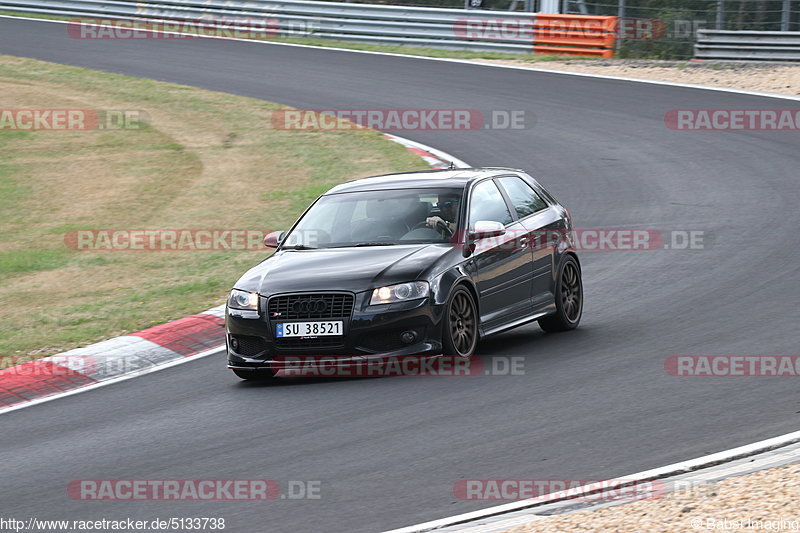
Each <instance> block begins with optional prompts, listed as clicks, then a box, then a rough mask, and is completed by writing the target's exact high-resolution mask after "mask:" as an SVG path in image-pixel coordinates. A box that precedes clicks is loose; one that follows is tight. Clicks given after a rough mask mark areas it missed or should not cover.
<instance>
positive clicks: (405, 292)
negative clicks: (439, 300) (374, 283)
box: [369, 281, 429, 305]
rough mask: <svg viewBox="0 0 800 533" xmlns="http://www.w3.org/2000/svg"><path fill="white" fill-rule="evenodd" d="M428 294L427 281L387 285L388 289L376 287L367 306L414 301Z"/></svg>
mask: <svg viewBox="0 0 800 533" xmlns="http://www.w3.org/2000/svg"><path fill="white" fill-rule="evenodd" d="M428 292H429V288H428V282H427V281H411V282H409V283H398V284H397V285H389V286H388V287H378V288H377V289H375V290H374V291H372V299H371V300H370V301H369V305H379V304H390V303H395V302H405V301H408V300H415V299H417V298H424V297H425V296H427V295H428Z"/></svg>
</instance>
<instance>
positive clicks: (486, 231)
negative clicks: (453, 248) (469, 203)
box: [464, 220, 506, 257]
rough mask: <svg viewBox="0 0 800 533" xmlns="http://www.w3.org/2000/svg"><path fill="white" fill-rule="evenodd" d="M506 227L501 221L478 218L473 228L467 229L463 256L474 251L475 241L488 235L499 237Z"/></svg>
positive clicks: (467, 255)
mask: <svg viewBox="0 0 800 533" xmlns="http://www.w3.org/2000/svg"><path fill="white" fill-rule="evenodd" d="M505 232H506V227H505V226H504V225H503V223H502V222H496V221H494V220H479V221H477V222H476V223H475V228H473V229H471V230H469V231H467V238H466V242H465V243H464V257H469V255H470V254H472V252H474V251H475V242H476V241H479V240H481V239H486V238H488V237H499V236H500V235H504V234H505Z"/></svg>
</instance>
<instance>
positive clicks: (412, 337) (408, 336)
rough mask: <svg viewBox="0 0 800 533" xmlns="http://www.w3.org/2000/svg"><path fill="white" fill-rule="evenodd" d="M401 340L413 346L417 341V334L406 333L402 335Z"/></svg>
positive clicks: (414, 332)
mask: <svg viewBox="0 0 800 533" xmlns="http://www.w3.org/2000/svg"><path fill="white" fill-rule="evenodd" d="M400 340H401V341H402V342H403V344H411V343H412V342H414V341H415V340H417V332H416V331H411V330H409V331H404V332H403V333H401V334H400Z"/></svg>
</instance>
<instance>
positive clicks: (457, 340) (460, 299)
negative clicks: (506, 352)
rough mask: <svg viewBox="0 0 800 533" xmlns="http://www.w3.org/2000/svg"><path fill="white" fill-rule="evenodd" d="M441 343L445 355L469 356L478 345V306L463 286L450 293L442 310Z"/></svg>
mask: <svg viewBox="0 0 800 533" xmlns="http://www.w3.org/2000/svg"><path fill="white" fill-rule="evenodd" d="M442 345H443V347H444V350H445V351H444V354H445V355H455V356H459V357H470V356H471V355H472V354H474V353H475V347H476V346H477V345H478V308H477V306H476V305H475V300H474V299H473V298H472V293H470V292H469V291H468V290H467V289H466V288H465V287H463V286H459V287H457V288H456V289H455V290H454V291H453V294H451V295H450V300H449V301H448V302H447V307H446V308H445V312H444V324H443V327H442Z"/></svg>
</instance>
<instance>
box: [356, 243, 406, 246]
mask: <svg viewBox="0 0 800 533" xmlns="http://www.w3.org/2000/svg"><path fill="white" fill-rule="evenodd" d="M394 245H395V243H393V242H359V243H356V244H351V246H394Z"/></svg>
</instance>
